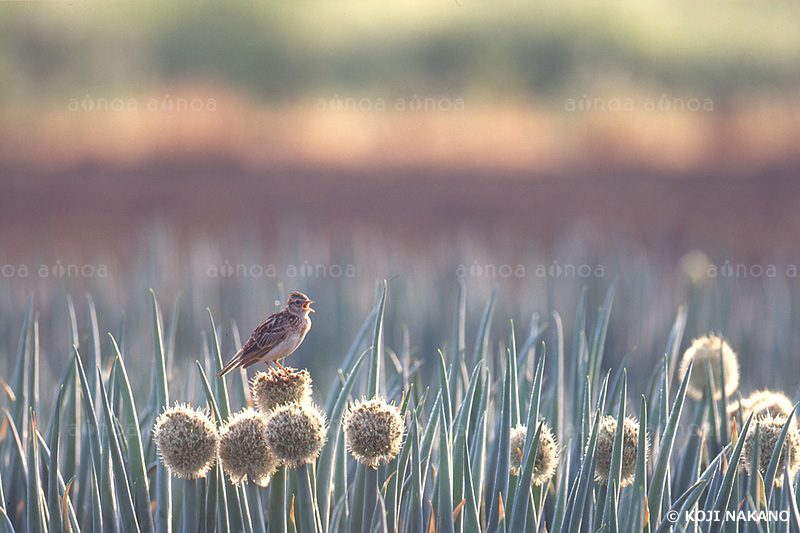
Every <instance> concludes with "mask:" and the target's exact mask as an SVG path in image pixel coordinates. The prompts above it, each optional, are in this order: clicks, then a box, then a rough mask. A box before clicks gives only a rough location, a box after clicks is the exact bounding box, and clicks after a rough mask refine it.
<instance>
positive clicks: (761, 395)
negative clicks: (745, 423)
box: [741, 390, 797, 423]
mask: <svg viewBox="0 0 800 533" xmlns="http://www.w3.org/2000/svg"><path fill="white" fill-rule="evenodd" d="M741 404H742V412H743V414H744V417H745V420H747V417H749V416H750V413H753V414H755V415H756V416H761V415H772V416H778V415H782V416H784V417H786V416H789V413H791V412H792V407H793V405H792V400H790V399H789V398H788V397H787V396H786V395H785V394H783V393H782V392H777V391H769V390H763V391H755V392H754V393H753V394H751V395H750V396H748V397H747V398H743V399H742V402H741ZM793 422H795V423H796V422H797V420H796V419H795V420H793Z"/></svg>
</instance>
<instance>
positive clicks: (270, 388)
mask: <svg viewBox="0 0 800 533" xmlns="http://www.w3.org/2000/svg"><path fill="white" fill-rule="evenodd" d="M250 392H251V394H252V396H253V399H254V401H255V404H256V407H258V410H259V411H261V412H262V413H264V414H268V413H269V412H270V411H272V410H273V409H275V408H276V407H280V406H281V405H286V404H289V403H307V402H308V401H309V400H310V399H311V375H310V374H309V373H308V371H307V370H296V369H294V368H292V369H288V372H258V373H257V374H256V375H255V376H253V379H252V381H251V382H250Z"/></svg>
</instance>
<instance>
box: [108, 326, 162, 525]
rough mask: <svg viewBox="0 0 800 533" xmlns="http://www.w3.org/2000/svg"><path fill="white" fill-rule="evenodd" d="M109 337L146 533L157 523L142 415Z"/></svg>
mask: <svg viewBox="0 0 800 533" xmlns="http://www.w3.org/2000/svg"><path fill="white" fill-rule="evenodd" d="M109 336H110V338H111V346H112V347H113V349H114V353H115V356H116V364H117V365H118V371H117V372H116V374H115V377H116V379H117V387H118V388H119V390H120V391H121V394H122V408H123V412H124V415H125V422H126V423H125V424H124V425H123V426H122V427H123V428H125V435H126V437H127V442H128V446H127V448H128V450H127V451H128V453H127V461H128V465H129V475H130V482H131V493H132V497H133V504H134V508H135V509H136V518H137V521H138V523H139V528H140V529H141V530H142V531H143V532H151V531H154V530H155V524H154V523H153V515H152V513H151V512H150V487H149V481H148V479H147V466H146V465H145V460H144V450H143V447H142V438H141V435H140V433H139V426H138V423H137V420H138V416H139V415H138V414H137V412H136V403H135V400H134V397H133V392H132V391H131V384H130V381H129V380H128V371H127V370H126V368H125V361H124V360H123V359H122V355H121V354H120V351H119V346H117V341H116V340H115V339H114V337H113V336H112V335H109Z"/></svg>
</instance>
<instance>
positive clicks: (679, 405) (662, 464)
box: [647, 362, 693, 523]
mask: <svg viewBox="0 0 800 533" xmlns="http://www.w3.org/2000/svg"><path fill="white" fill-rule="evenodd" d="M692 363H693V362H690V363H689V366H688V367H687V369H686V374H685V375H684V376H683V380H682V381H681V384H680V387H678V392H677V394H676V396H675V402H674V403H673V404H672V411H671V412H670V415H669V421H668V422H667V427H666V428H665V429H664V434H663V435H662V436H661V438H660V439H659V446H660V447H659V450H658V458H657V459H656V465H655V468H654V469H653V476H652V477H651V479H650V490H649V492H648V493H647V500H648V506H649V511H650V520H654V521H655V522H656V523H658V522H659V521H660V520H661V508H662V499H663V496H664V484H665V483H666V479H667V470H668V468H669V463H670V460H671V458H672V447H673V444H674V443H675V432H676V430H677V428H678V422H679V421H680V418H681V413H682V412H683V403H684V400H685V399H686V387H687V386H688V384H689V377H690V376H691V375H692V366H693V364H692Z"/></svg>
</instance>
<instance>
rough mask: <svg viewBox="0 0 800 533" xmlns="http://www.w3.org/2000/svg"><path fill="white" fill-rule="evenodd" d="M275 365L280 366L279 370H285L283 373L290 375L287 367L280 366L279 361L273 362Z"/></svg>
mask: <svg viewBox="0 0 800 533" xmlns="http://www.w3.org/2000/svg"><path fill="white" fill-rule="evenodd" d="M273 363H275V364H276V365H278V368H280V369H281V370H283V373H284V374H288V373H289V371H288V370H286V367H285V366H283V365H282V364H280V363H279V362H278V361H273Z"/></svg>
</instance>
